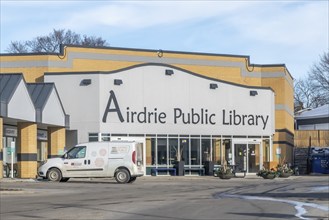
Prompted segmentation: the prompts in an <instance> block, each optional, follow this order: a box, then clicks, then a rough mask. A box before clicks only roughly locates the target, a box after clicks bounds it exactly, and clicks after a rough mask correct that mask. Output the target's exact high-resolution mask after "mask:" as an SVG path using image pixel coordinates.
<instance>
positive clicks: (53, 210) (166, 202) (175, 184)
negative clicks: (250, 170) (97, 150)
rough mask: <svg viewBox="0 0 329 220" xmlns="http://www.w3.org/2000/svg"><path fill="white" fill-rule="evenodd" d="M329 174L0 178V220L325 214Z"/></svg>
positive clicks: (316, 216)
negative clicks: (57, 179)
mask: <svg viewBox="0 0 329 220" xmlns="http://www.w3.org/2000/svg"><path fill="white" fill-rule="evenodd" d="M328 178H329V176H294V177H289V178H287V179H281V178H277V179H274V180H265V179H262V178H260V177H257V176H255V175H248V176H247V177H246V178H233V179H230V180H220V179H219V178H217V177H212V176H201V177H200V176H184V177H174V176H156V177H155V176H146V177H141V178H138V179H137V180H136V182H134V183H133V184H117V183H116V181H115V180H114V179H113V178H87V179H82V178H72V179H70V180H69V181H68V182H66V183H54V182H48V181H45V180H34V179H28V180H21V179H2V180H0V188H1V191H0V202H1V207H0V211H1V212H0V219H6V220H7V219H9V220H10V219H15V220H16V219H37V218H41V219H77V218H79V219H80V220H82V219H91V218H92V219H134V220H136V219H191V220H192V219H256V218H257V219H266V220H268V219H278V218H281V219H287V218H290V219H307V218H311V219H326V218H327V217H328V215H327V213H328V211H327V210H328V209H329V207H328V202H329V199H328V181H329V179H328ZM296 207H297V208H298V209H297V208H296ZM74 214H76V215H74Z"/></svg>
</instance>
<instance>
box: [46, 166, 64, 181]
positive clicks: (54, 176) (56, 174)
mask: <svg viewBox="0 0 329 220" xmlns="http://www.w3.org/2000/svg"><path fill="white" fill-rule="evenodd" d="M47 179H48V180H50V181H53V182H59V181H60V180H61V179H62V174H61V171H59V170H58V169H56V168H52V169H50V170H49V171H48V173H47Z"/></svg>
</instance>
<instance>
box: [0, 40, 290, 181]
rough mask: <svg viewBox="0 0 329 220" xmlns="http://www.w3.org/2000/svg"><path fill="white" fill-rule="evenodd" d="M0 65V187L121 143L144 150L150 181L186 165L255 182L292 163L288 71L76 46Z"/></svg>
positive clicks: (8, 57)
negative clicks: (81, 152)
mask: <svg viewBox="0 0 329 220" xmlns="http://www.w3.org/2000/svg"><path fill="white" fill-rule="evenodd" d="M0 63H1V65H0V67H1V69H0V70H1V71H0V73H1V74H0V97H1V100H0V101H1V103H0V136H1V138H0V162H1V163H2V165H1V166H0V171H1V173H2V174H3V175H1V176H0V178H6V177H9V174H10V173H11V174H14V175H15V177H16V178H36V176H37V168H38V166H39V165H40V164H41V163H42V162H43V161H44V160H46V159H47V158H52V157H58V156H61V155H62V154H63V153H64V152H65V151H67V150H68V149H69V148H70V147H72V146H74V145H76V144H79V143H84V142H97V141H112V140H128V141H131V140H134V141H138V142H141V143H143V163H144V169H145V170H144V172H145V174H146V175H152V174H153V173H152V170H154V169H158V168H163V169H159V172H158V173H157V174H158V175H173V173H172V172H171V170H172V169H170V168H173V167H174V166H175V164H176V163H177V162H178V161H183V162H184V169H185V172H184V175H212V171H210V170H208V169H207V168H209V167H211V168H213V167H216V166H220V165H223V164H229V165H234V166H236V167H237V168H239V169H240V170H245V171H246V173H247V174H253V175H254V174H255V173H256V172H258V170H260V169H261V168H263V167H267V168H272V167H276V165H277V163H278V162H279V160H284V161H285V162H287V163H291V164H292V163H293V161H292V160H293V139H294V115H293V78H292V76H291V74H290V73H289V71H288V69H287V68H286V66H285V65H284V64H252V63H251V62H250V57H249V56H245V55H227V54H212V53H196V52H181V51H167V50H149V49H131V48H115V47H83V46H74V45H62V46H61V51H60V52H59V53H26V54H1V55H0ZM11 164H13V166H11ZM12 167H13V169H14V170H13V172H11V168H12ZM166 168H167V169H166Z"/></svg>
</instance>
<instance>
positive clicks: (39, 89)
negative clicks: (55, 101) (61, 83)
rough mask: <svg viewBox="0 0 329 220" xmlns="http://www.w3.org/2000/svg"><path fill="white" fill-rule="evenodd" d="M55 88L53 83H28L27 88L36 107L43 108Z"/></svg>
mask: <svg viewBox="0 0 329 220" xmlns="http://www.w3.org/2000/svg"><path fill="white" fill-rule="evenodd" d="M53 88H54V84H53V83H28V84H27V89H28V91H29V94H30V96H31V99H32V101H33V104H34V106H35V108H36V109H40V110H42V109H43V108H44V107H45V105H46V103H47V101H48V98H49V96H50V93H51V91H52V90H53Z"/></svg>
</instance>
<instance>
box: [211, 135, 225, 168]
mask: <svg viewBox="0 0 329 220" xmlns="http://www.w3.org/2000/svg"><path fill="white" fill-rule="evenodd" d="M212 150H213V152H212V161H214V163H215V164H218V165H219V164H222V162H223V161H222V160H223V159H221V157H220V156H221V139H213V140H212Z"/></svg>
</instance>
